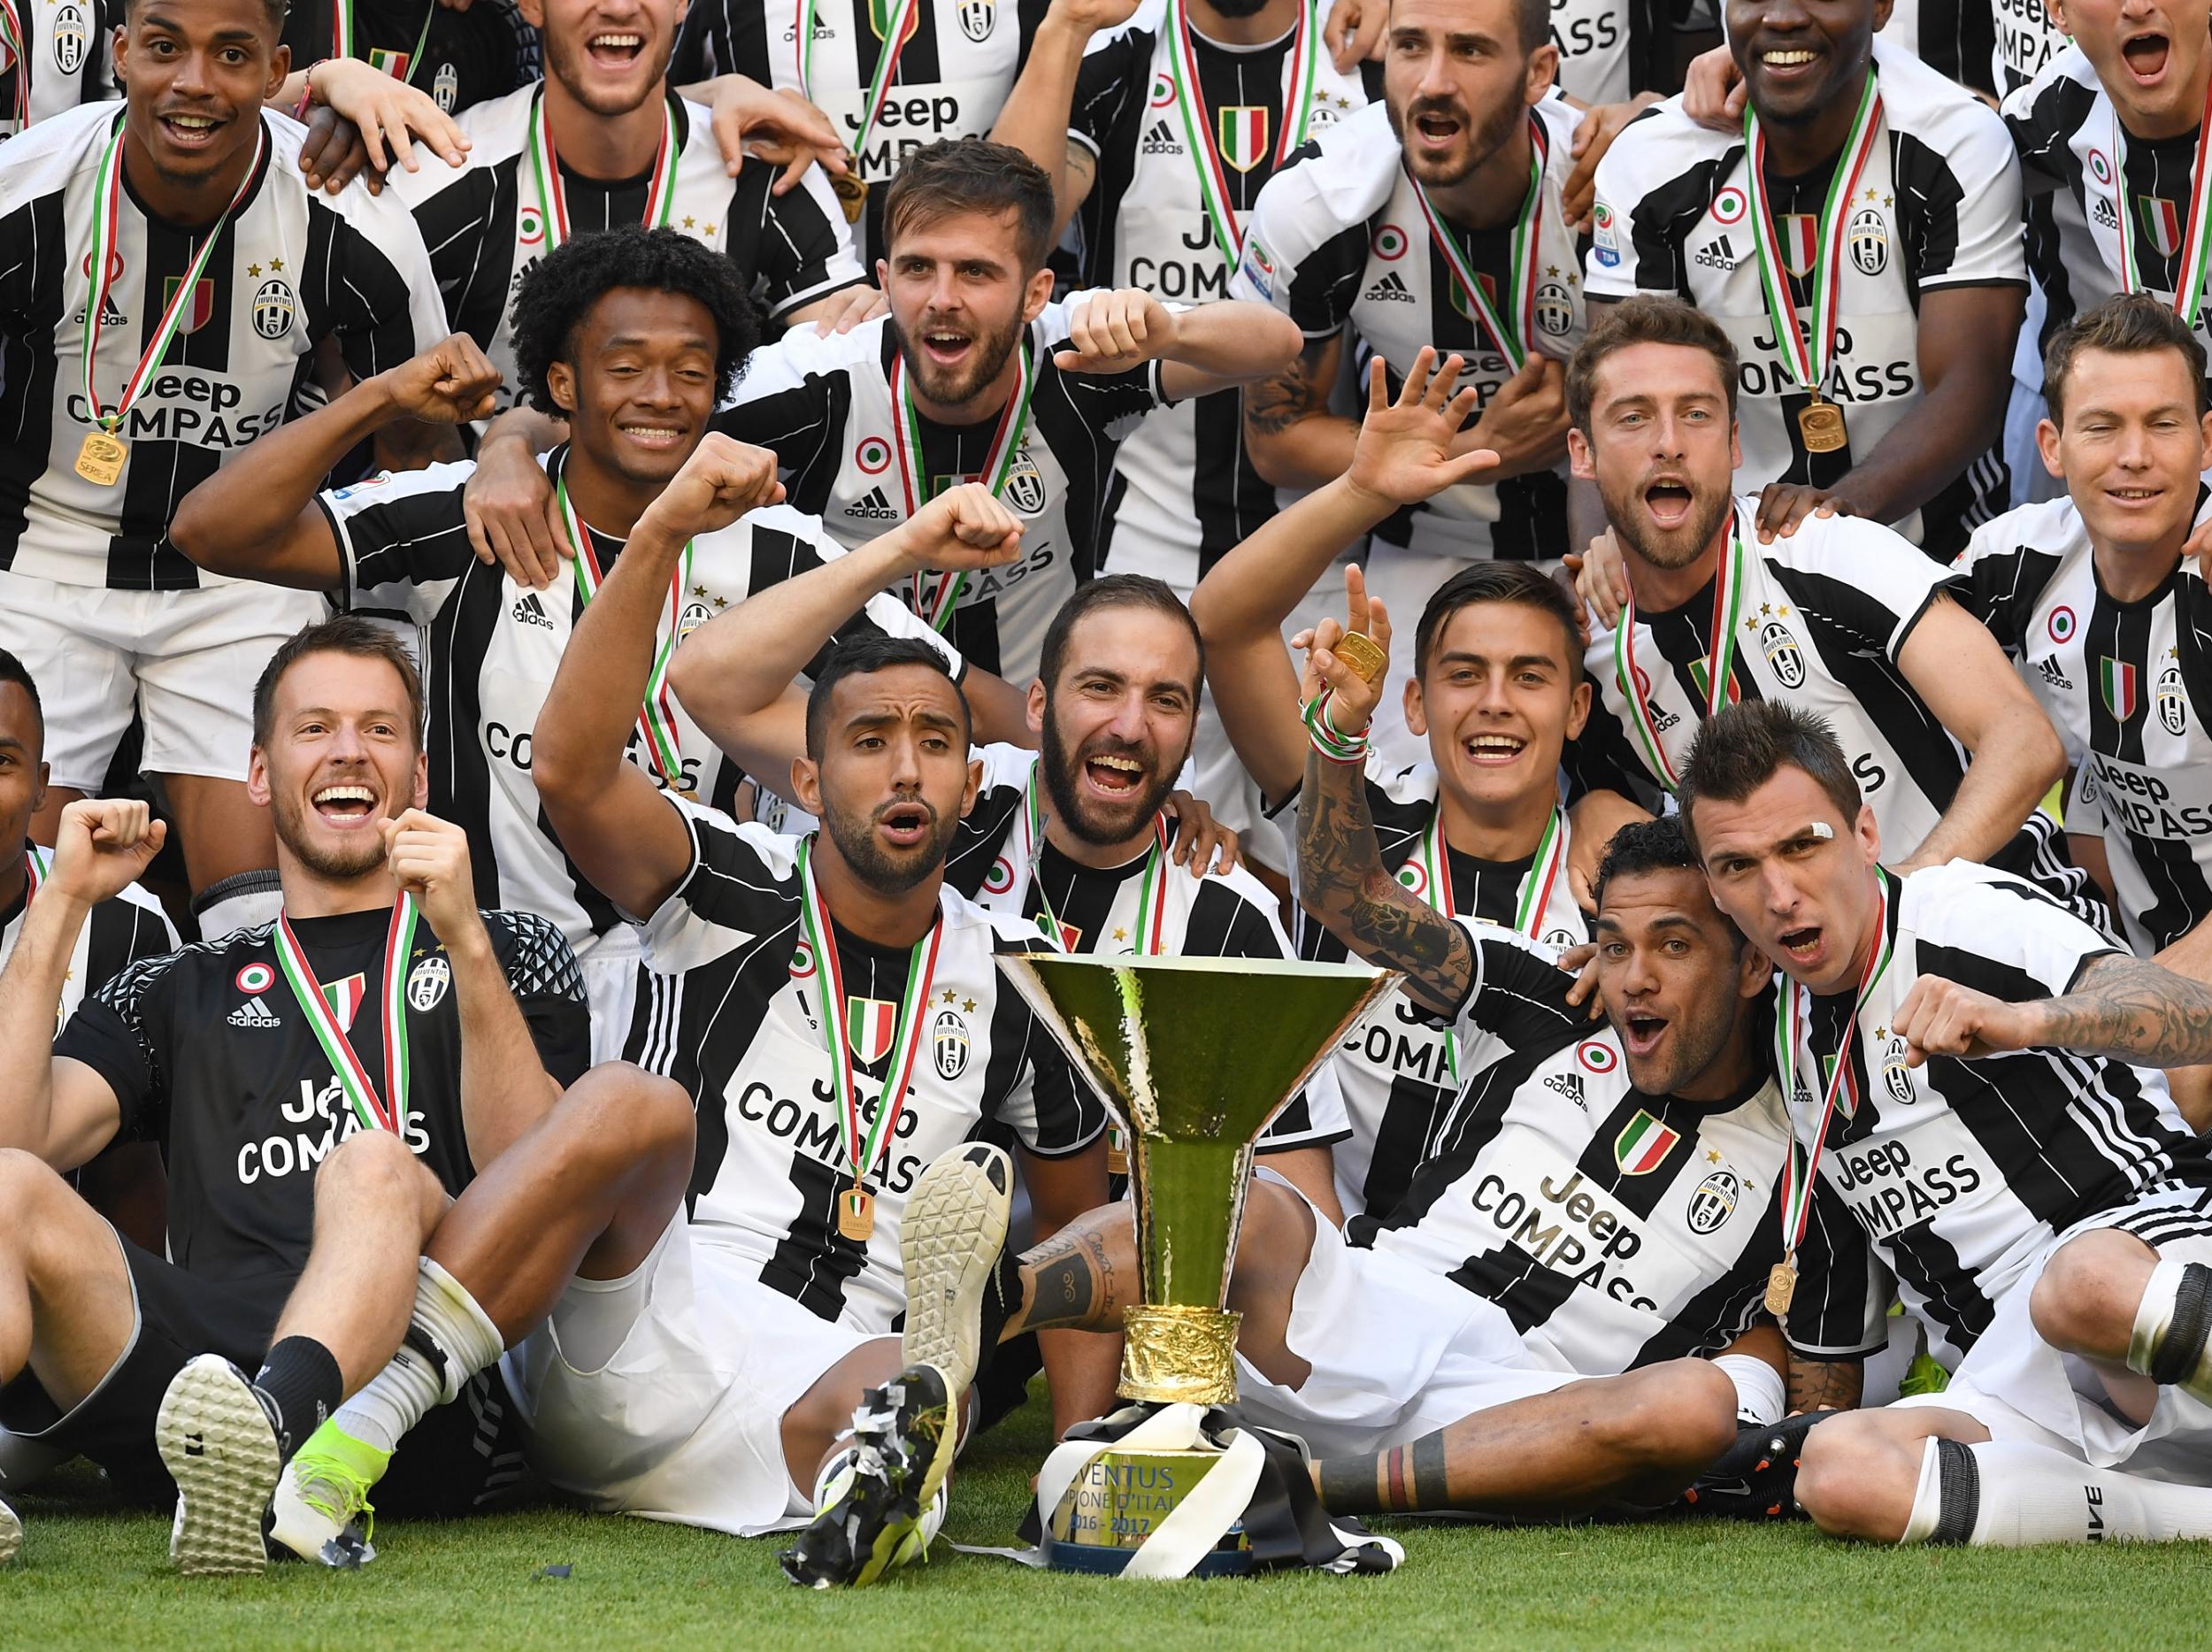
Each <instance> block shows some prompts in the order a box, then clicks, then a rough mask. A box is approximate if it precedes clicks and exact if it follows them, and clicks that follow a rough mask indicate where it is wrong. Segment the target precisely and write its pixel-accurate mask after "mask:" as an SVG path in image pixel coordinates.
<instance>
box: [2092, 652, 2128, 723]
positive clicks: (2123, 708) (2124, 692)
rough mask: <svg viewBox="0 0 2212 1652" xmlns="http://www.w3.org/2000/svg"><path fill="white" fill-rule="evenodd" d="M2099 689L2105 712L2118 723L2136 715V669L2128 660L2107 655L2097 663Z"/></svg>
mask: <svg viewBox="0 0 2212 1652" xmlns="http://www.w3.org/2000/svg"><path fill="white" fill-rule="evenodd" d="M2097 688H2098V691H2099V692H2100V693H2101V695H2103V696H2104V706H2105V710H2106V711H2109V712H2111V713H2112V715H2113V718H2114V719H2115V720H2116V721H2118V722H2122V723H2124V722H2126V721H2127V720H2128V719H2129V718H2131V717H2133V716H2134V715H2135V707H2136V698H2135V667H2134V665H2133V664H2132V663H2131V662H2130V661H2127V660H2116V659H2114V658H2113V657H2112V656H2111V655H2109V654H2107V655H2105V656H2103V657H2101V658H2100V659H2099V660H2098V661H2097Z"/></svg>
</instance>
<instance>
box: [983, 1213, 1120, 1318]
mask: <svg viewBox="0 0 2212 1652" xmlns="http://www.w3.org/2000/svg"><path fill="white" fill-rule="evenodd" d="M1022 1272H1024V1273H1025V1275H1027V1276H1028V1281H1029V1302H1028V1306H1027V1307H1026V1309H1025V1310H1024V1312H1023V1313H1022V1315H1021V1317H1020V1324H1019V1325H1018V1327H1009V1330H1010V1333H1011V1332H1012V1331H1013V1330H1016V1329H1018V1330H1021V1331H1049V1330H1052V1329H1055V1328H1056V1327H1059V1326H1072V1327H1078V1328H1084V1329H1091V1330H1096V1329H1099V1328H1101V1327H1103V1326H1110V1325H1114V1324H1116V1323H1117V1322H1118V1320H1119V1319H1120V1317H1121V1305H1120V1303H1119V1302H1118V1301H1117V1300H1116V1297H1115V1292H1114V1264H1113V1259H1112V1258H1111V1257H1110V1256H1109V1255H1108V1254H1107V1250H1106V1241H1104V1240H1103V1239H1102V1238H1101V1237H1100V1236H1099V1235H1098V1234H1096V1233H1056V1234H1054V1235H1053V1236H1052V1237H1051V1238H1050V1239H1048V1240H1046V1241H1044V1243H1042V1244H1041V1245H1039V1246H1038V1247H1037V1248H1036V1249H1034V1250H1032V1251H1031V1252H1030V1253H1029V1254H1028V1255H1027V1256H1025V1257H1023V1258H1022Z"/></svg>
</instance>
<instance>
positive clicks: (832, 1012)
mask: <svg viewBox="0 0 2212 1652" xmlns="http://www.w3.org/2000/svg"><path fill="white" fill-rule="evenodd" d="M813 849H814V838H813V835H812V834H808V835H807V836H806V837H803V838H802V839H801V840H800V841H799V889H800V895H801V901H800V907H799V918H800V922H801V924H802V925H803V926H804V928H805V932H806V943H807V945H808V947H809V948H810V949H812V951H813V953H814V960H815V970H814V979H815V981H816V983H817V997H818V1000H819V1002H820V1004H821V1010H822V1036H823V1037H824V1038H825V1039H826V1041H828V1044H829V1057H830V1080H831V1082H832V1083H833V1084H834V1085H835V1086H836V1087H837V1132H838V1136H839V1139H840V1140H841V1142H842V1143H843V1145H844V1149H845V1156H846V1158H847V1161H848V1162H849V1164H851V1166H852V1174H853V1182H854V1184H855V1185H856V1186H859V1187H864V1186H865V1185H866V1184H867V1180H868V1172H869V1171H870V1169H871V1168H872V1167H873V1165H874V1164H875V1162H876V1155H877V1153H878V1152H879V1151H880V1150H881V1149H882V1146H883V1143H884V1141H886V1140H887V1138H888V1137H889V1135H890V1133H891V1127H892V1126H893V1125H894V1124H895V1123H896V1122H897V1119H898V1116H899V1114H900V1113H901V1112H902V1110H904V1109H905V1106H906V1086H907V1080H909V1079H910V1078H911V1077H912V1076H913V1072H914V1057H915V1055H916V1053H917V1052H918V1050H919V1049H921V1044H922V1022H923V1019H924V1017H923V1009H924V1006H926V1004H927V1003H928V1002H929V987H930V982H931V981H932V980H934V979H935V977H936V973H937V948H938V942H939V940H940V938H941V936H942V935H943V934H944V928H945V920H944V914H943V911H941V910H940V911H939V913H938V915H937V918H936V919H935V921H934V922H933V923H932V924H931V925H930V926H929V934H926V935H925V936H923V937H922V938H921V940H919V941H916V942H915V943H914V949H913V951H912V953H911V954H910V955H909V957H908V958H907V963H906V990H905V991H904V992H903V993H902V995H900V998H899V1018H898V1023H897V1026H896V1027H895V1030H894V1031H893V1033H892V1034H891V1061H890V1064H889V1065H888V1066H887V1067H886V1068H885V1069H884V1076H883V1087H882V1089H881V1090H880V1091H879V1092H878V1093H877V1095H876V1116H875V1122H874V1123H872V1124H869V1125H865V1126H864V1124H863V1121H862V1118H861V1115H860V1087H859V1085H858V1083H857V1082H856V1080H854V1078H853V1045H852V1029H851V1028H850V1027H849V1026H847V1025H846V1023H845V1013H846V1011H845V972H844V967H843V966H842V965H841V964H839V962H838V961H837V932H836V931H835V930H834V929H833V928H832V927H831V926H830V915H829V907H828V904H827V903H826V902H824V900H823V899H822V890H821V887H820V885H818V883H816V881H815V880H814V862H813V858H812V853H813Z"/></svg>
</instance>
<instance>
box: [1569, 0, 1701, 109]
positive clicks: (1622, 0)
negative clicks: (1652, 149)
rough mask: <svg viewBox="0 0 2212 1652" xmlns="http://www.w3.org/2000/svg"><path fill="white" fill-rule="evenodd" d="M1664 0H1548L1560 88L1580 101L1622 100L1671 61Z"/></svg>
mask: <svg viewBox="0 0 2212 1652" xmlns="http://www.w3.org/2000/svg"><path fill="white" fill-rule="evenodd" d="M1673 10H1674V7H1673V6H1672V5H1671V4H1668V0H1551V43H1552V44H1553V45H1555V46H1556V47H1558V48H1559V74H1558V81H1559V88H1560V89H1561V90H1562V91H1563V92H1565V93H1566V94H1567V96H1570V97H1572V98H1575V99H1577V100H1578V102H1581V103H1583V104H1591V105H1595V104H1624V103H1626V102H1627V101H1628V100H1629V99H1630V98H1632V97H1633V96H1636V94H1637V93H1639V92H1644V91H1649V90H1651V89H1652V88H1655V87H1656V86H1657V85H1658V84H1659V82H1660V81H1661V79H1662V78H1663V77H1664V76H1665V75H1666V74H1667V73H1669V72H1671V69H1672V67H1673V65H1671V63H1669V62H1666V61H1664V59H1665V58H1666V57H1667V54H1668V53H1669V52H1670V51H1671V50H1672V47H1673V39H1672V27H1673V24H1672V20H1671V15H1670V14H1671V12H1672V11H1673Z"/></svg>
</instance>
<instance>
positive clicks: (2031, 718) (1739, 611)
mask: <svg viewBox="0 0 2212 1652" xmlns="http://www.w3.org/2000/svg"><path fill="white" fill-rule="evenodd" d="M1738 368H1739V361H1738V357H1737V355H1736V350H1735V347H1734V346H1733V345H1732V343H1731V342H1729V339H1728V335H1727V334H1726V333H1725V332H1724V330H1723V328H1722V327H1721V325H1720V324H1719V323H1718V322H1717V321H1716V320H1714V319H1711V318H1709V317H1708V316H1705V315H1703V314H1701V313H1700V312H1699V311H1694V310H1693V309H1691V308H1690V307H1689V306H1688V305H1687V304H1683V303H1682V302H1680V301H1679V300H1677V299H1672V298H1661V297H1657V296H1642V297H1638V298H1633V299H1630V300H1627V301H1626V302H1624V303H1623V304H1620V305H1618V306H1617V308H1616V309H1615V310H1614V311H1613V312H1612V313H1611V314H1610V315H1609V316H1608V317H1607V318H1606V319H1604V320H1603V321H1601V322H1600V323H1599V324H1598V326H1596V327H1593V328H1592V329H1591V334H1590V338H1589V341H1588V342H1586V344H1585V346H1584V348H1583V349H1582V350H1581V351H1580V352H1578V354H1577V356H1576V357H1575V360H1574V363H1573V365H1572V367H1571V370H1570V372H1569V373H1568V384H1567V395H1568V401H1569V403H1570V405H1571V408H1572V410H1573V417H1574V422H1575V429H1574V434H1573V435H1572V436H1571V442H1572V445H1573V450H1574V466H1575V473H1576V475H1577V476H1578V477H1581V478H1584V479H1586V480H1590V481H1592V482H1594V484H1595V486H1596V488H1597V490H1598V493H1599V495H1600V496H1601V498H1602V499H1603V501H1604V503H1605V514H1606V520H1607V522H1608V523H1609V526H1610V530H1611V531H1610V534H1609V535H1608V536H1607V537H1606V538H1605V539H1601V540H1600V541H1599V542H1597V544H1596V545H1595V546H1594V551H1605V550H1617V562H1615V563H1606V564H1605V565H1606V568H1607V570H1608V571H1607V572H1587V571H1586V590H1588V589H1592V588H1595V589H1600V590H1602V589H1603V588H1606V587H1608V586H1609V584H1611V582H1612V571H1613V570H1616V569H1617V571H1618V572H1621V573H1624V575H1625V583H1626V585H1627V588H1628V590H1629V593H1630V595H1629V600H1628V603H1627V606H1626V608H1625V610H1624V611H1621V612H1620V613H1619V614H1618V616H1617V622H1616V623H1615V624H1614V626H1613V627H1612V628H1611V629H1609V630H1606V629H1599V630H1597V631H1596V632H1595V633H1594V636H1593V640H1592V642H1591V646H1590V650H1589V654H1588V664H1589V670H1590V675H1591V677H1592V678H1593V680H1594V681H1595V682H1596V683H1597V686H1598V695H1599V699H1600V702H1601V703H1600V704H1599V705H1598V706H1596V707H1594V708H1593V710H1592V711H1591V718H1590V727H1589V729H1588V730H1586V733H1585V734H1584V737H1583V740H1582V742H1581V749H1580V750H1579V751H1578V754H1577V759H1576V760H1577V761H1578V762H1583V763H1585V764H1586V765H1587V766H1586V768H1585V769H1584V771H1583V773H1584V778H1585V779H1586V780H1589V781H1590V783H1592V784H1594V785H1609V786H1611V787H1613V788H1615V789H1618V790H1622V791H1627V790H1629V789H1630V788H1632V787H1644V788H1647V787H1649V786H1653V785H1656V786H1659V787H1662V788H1666V789H1668V790H1672V789H1674V788H1675V787H1676V786H1677V785H1678V777H1679V775H1680V773H1681V770H1682V765H1683V764H1684V763H1685V762H1686V759H1687V757H1688V753H1689V749H1690V743H1691V741H1692V739H1693V737H1694V735H1695V734H1697V732H1698V729H1699V727H1700V726H1701V724H1703V723H1704V722H1706V721H1708V720H1709V718H1711V717H1712V716H1713V714H1714V713H1715V712H1716V711H1718V710H1720V709H1722V708H1724V707H1725V706H1727V705H1729V704H1731V703H1734V702H1736V701H1739V700H1742V701H1747V702H1748V701H1753V700H1770V699H1785V700H1787V701H1789V702H1790V703H1792V704H1794V705H1800V706H1805V707H1809V708H1810V709H1812V710H1815V711H1818V712H1820V713H1821V714H1822V715H1823V716H1824V717H1826V718H1830V719H1831V721H1832V726H1833V727H1834V729H1835V730H1836V732H1837V735H1838V738H1839V739H1840V740H1841V741H1843V743H1844V747H1845V749H1846V750H1847V752H1848V753H1849V754H1850V768H1851V772H1852V773H1853V776H1854V777H1855V783H1856V784H1857V785H1859V786H1861V787H1863V788H1864V790H1865V792H1866V795H1867V797H1868V799H1869V800H1870V803H1871V805H1872V807H1873V808H1874V811H1875V812H1876V814H1877V815H1878V817H1879V818H1880V819H1881V821H1882V824H1883V826H1884V828H1885V841H1886V843H1887V845H1888V848H1889V853H1890V854H1891V856H1892V857H1893V867H1894V869H1895V870H1896V871H1897V872H1900V873H1902V872H1909V871H1911V870H1913V869H1915V868H1916V867H1921V866H1933V865H1940V864H1943V863H1944V862H1945V861H1947V860H1951V859H1954V858H1960V859H1966V860H1974V861H1987V862H1990V863H1992V864H1998V865H2001V866H2004V867H2006V868H2008V869H2009V870H2012V871H2016V872H2020V873H2021V874H2022V875H2023V876H2027V877H2032V878H2033V879H2034V880H2036V881H2037V882H2038V883H2039V884H2040V885H2042V886H2043V887H2046V888H2047V889H2048V890H2049V891H2051V892H2052V893H2053V894H2054V895H2058V896H2061V897H2062V898H2064V899H2066V900H2068V901H2069V902H2070V903H2077V904H2078V905H2079V907H2080V910H2081V911H2083V912H2084V913H2085V914H2086V915H2091V916H2093V919H2094V920H2095V921H2103V918H2102V913H2101V911H2100V910H2099V905H2100V903H2098V902H2097V901H2096V899H2095V896H2094V895H2093V894H2092V893H2091V892H2090V890H2089V887H2088V880H2087V879H2086V878H2085V876H2084V875H2083V874H2082V872H2080V871H2079V870H2078V869H2077V868H2075V867H2073V866H2071V865H2070V864H2067V862H2066V858H2065V853H2064V846H2063V844H2062V842H2061V841H2059V837H2058V833H2057V828H2056V826H2055V825H2054V824H2053V822H2052V821H2051V819H2050V818H2049V817H2048V816H2047V815H2044V814H2043V813H2041V812H2040V811H2039V810H2038V809H2037V808H2036V804H2037V802H2038V801H2039V799H2040V798H2041V797H2042V796H2043V795H2044V794H2045V793H2046V792H2047V791H2048V790H2049V789H2050V787H2051V784H2052V782H2053V781H2055V780H2057V779H2058V778H2059V775H2060V774H2061V772H2062V771H2063V768H2064V753H2063V751H2062V748H2061V746H2060V744H2059V740H2058V736H2057V735H2056V734H2055V733H2054V732H2053V730H2052V728H2051V725H2050V719H2049V718H2047V717H2045V716H2044V715H2043V712H2042V711H2041V710H2040V708H2039V707H2038V706H2037V705H2036V703H2035V702H2034V700H2033V699H2032V697H2031V696H2030V695H2029V694H2028V691H2027V689H2026V688H2025V687H2024V686H2023V685H2022V684H2021V683H2020V681H2019V680H2018V679H2017V678H2016V677H2014V676H2013V675H2012V673H2011V672H2009V671H2008V670H2007V669H2005V668H2004V666H2003V665H2002V664H2001V662H2002V660H2003V658H2004V656H2003V651H2002V650H2001V649H1999V648H1998V646H1997V644H1996V642H1995V641H1994V639H1993V638H1992V637H1991V636H1990V634H1989V633H1988V631H1987V630H1986V629H1985V627H1984V626H1982V625H1981V624H1980V623H1979V622H1978V620H1976V619H1974V617H1973V616H1972V615H1971V614H1970V613H1968V612H1967V611H1965V610H1964V609H1962V608H1961V607H1960V606H1959V605H1958V604H1957V603H1955V602H1954V601H1952V600H1951V598H1950V597H1949V596H1947V595H1945V593H1944V588H1943V583H1944V581H1943V570H1942V569H1941V568H1939V566H1937V565H1936V564H1935V563H1933V562H1932V561H1931V560H1929V558H1928V557H1925V556H1924V555H1922V554H1921V553H1920V552H1918V551H1916V550H1915V549H1913V548H1912V547H1911V546H1910V545H1909V544H1907V543H1906V542H1905V541H1904V540H1903V539H1902V538H1901V537H1900V536H1899V535H1898V534H1895V533H1894V532H1893V531H1892V530H1890V529H1888V528H1886V527H1883V526H1880V525H1878V524H1877V523H1873V522H1867V521H1861V520H1856V519H1853V518H1851V517H1849V516H1842V515H1837V516H1829V515H1825V514H1821V513H1815V514H1812V515H1809V516H1807V517H1805V518H1804V519H1801V521H1800V522H1799V523H1798V524H1797V526H1796V528H1795V530H1794V531H1793V532H1792V533H1789V534H1783V535H1781V536H1779V537H1778V538H1776V539H1775V540H1774V541H1773V542H1772V543H1770V544H1769V543H1762V542H1760V539H1759V528H1758V524H1759V521H1760V512H1761V511H1762V510H1763V504H1762V503H1761V501H1760V500H1759V499H1757V498H1755V497H1754V496H1749V495H1745V496H1741V497H1735V496H1732V476H1733V475H1736V474H1740V459H1741V457H1742V449H1741V447H1740V442H1739V440H1738V434H1737V433H1738V428H1739V426H1738V419H1737V408H1738V398H1737V386H1738V383H1739V378H1738ZM1599 561H1600V562H1601V563H1605V558H1603V557H1600V558H1599ZM1630 683H1633V684H1634V685H1635V688H1634V690H1633V691H1632V692H1631V691H1629V690H1628V688H1627V687H1626V685H1628V684H1630ZM1608 771H1609V772H1610V774H1611V778H1610V779H1608V778H1606V776H1607V773H1608Z"/></svg>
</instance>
